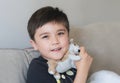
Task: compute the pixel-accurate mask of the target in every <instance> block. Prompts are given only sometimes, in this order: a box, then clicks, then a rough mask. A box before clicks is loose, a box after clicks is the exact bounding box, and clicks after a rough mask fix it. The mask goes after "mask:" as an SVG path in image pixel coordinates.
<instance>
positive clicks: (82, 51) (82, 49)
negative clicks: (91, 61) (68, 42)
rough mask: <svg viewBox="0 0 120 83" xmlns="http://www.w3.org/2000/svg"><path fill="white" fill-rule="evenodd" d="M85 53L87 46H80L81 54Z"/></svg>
mask: <svg viewBox="0 0 120 83" xmlns="http://www.w3.org/2000/svg"><path fill="white" fill-rule="evenodd" d="M84 54H85V47H80V56H83V55H84Z"/></svg>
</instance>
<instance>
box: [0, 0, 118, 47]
mask: <svg viewBox="0 0 120 83" xmlns="http://www.w3.org/2000/svg"><path fill="white" fill-rule="evenodd" d="M46 5H51V6H58V7H60V8H61V9H62V10H63V11H64V12H65V13H66V14H67V15H68V18H69V21H70V25H71V27H76V28H80V26H83V25H86V24H89V23H94V22H103V21H120V16H119V15H120V11H119V9H120V0H0V48H27V47H30V46H31V45H30V43H29V36H28V34H27V29H26V27H27V21H28V19H29V17H30V16H31V14H32V13H33V12H34V11H35V10H37V9H39V8H40V7H43V6H46Z"/></svg>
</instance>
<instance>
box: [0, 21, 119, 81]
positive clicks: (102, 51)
mask: <svg viewBox="0 0 120 83" xmlns="http://www.w3.org/2000/svg"><path fill="white" fill-rule="evenodd" d="M119 36H120V22H104V23H92V24H88V25H85V26H82V27H79V28H77V27H73V28H71V33H70V37H71V38H74V41H75V43H77V44H79V45H80V46H85V48H86V50H87V52H88V53H89V54H90V55H91V56H92V57H93V58H94V60H93V63H92V66H91V68H90V72H89V76H90V75H91V74H92V73H94V72H96V71H99V70H111V71H114V72H116V73H118V74H120V64H119V63H120V53H119V52H120V38H119ZM39 55H40V53H39V52H38V51H35V50H34V49H33V48H31V47H28V48H25V49H18V48H0V83H26V74H27V70H28V67H29V64H30V62H31V60H32V59H33V58H36V57H38V56H39Z"/></svg>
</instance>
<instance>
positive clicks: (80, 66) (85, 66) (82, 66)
mask: <svg viewBox="0 0 120 83" xmlns="http://www.w3.org/2000/svg"><path fill="white" fill-rule="evenodd" d="M80 56H81V60H80V61H76V62H75V65H76V68H77V71H82V72H83V73H84V74H85V73H86V74H87V73H88V71H89V69H90V66H91V63H92V61H93V58H92V57H91V56H90V55H89V54H88V53H87V52H86V50H85V48H84V47H80Z"/></svg>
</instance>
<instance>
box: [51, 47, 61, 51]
mask: <svg viewBox="0 0 120 83" xmlns="http://www.w3.org/2000/svg"><path fill="white" fill-rule="evenodd" d="M61 49H62V48H61V47H58V48H54V49H52V50H51V51H52V52H58V51H60V50H61Z"/></svg>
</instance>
